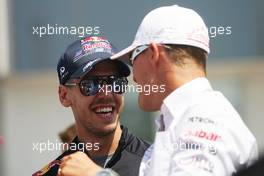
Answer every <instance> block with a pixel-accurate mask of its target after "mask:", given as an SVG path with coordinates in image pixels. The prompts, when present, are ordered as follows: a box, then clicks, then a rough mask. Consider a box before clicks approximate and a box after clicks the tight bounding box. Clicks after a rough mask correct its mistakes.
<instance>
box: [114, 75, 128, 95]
mask: <svg viewBox="0 0 264 176" xmlns="http://www.w3.org/2000/svg"><path fill="white" fill-rule="evenodd" d="M127 84H128V81H127V79H126V77H119V78H116V79H115V80H114V82H113V84H112V91H113V93H116V94H122V93H124V92H125V91H126V88H127Z"/></svg>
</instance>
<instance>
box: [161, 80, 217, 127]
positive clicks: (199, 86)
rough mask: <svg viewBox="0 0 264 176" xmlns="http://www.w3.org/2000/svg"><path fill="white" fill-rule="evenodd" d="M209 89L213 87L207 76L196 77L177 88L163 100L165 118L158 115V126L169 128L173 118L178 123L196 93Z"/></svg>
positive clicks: (162, 107)
mask: <svg viewBox="0 0 264 176" xmlns="http://www.w3.org/2000/svg"><path fill="white" fill-rule="evenodd" d="M208 90H212V87H211V85H210V83H209V81H208V80H207V79H206V78H205V77H199V78H196V79H194V80H192V81H190V82H188V83H186V84H184V85H182V86H181V87H179V88H177V89H175V90H174V91H173V92H172V93H170V94H169V95H168V96H167V97H166V98H165V99H164V100H163V104H162V106H161V115H163V119H162V118H160V117H158V119H157V120H156V123H158V124H159V125H158V126H162V125H164V127H165V130H167V129H168V128H169V126H170V124H171V122H172V121H173V120H174V121H176V123H177V122H178V121H179V120H180V118H181V117H182V114H183V113H184V112H185V110H186V109H187V108H188V105H190V101H191V100H192V98H193V97H194V95H196V94H198V93H201V92H204V91H208Z"/></svg>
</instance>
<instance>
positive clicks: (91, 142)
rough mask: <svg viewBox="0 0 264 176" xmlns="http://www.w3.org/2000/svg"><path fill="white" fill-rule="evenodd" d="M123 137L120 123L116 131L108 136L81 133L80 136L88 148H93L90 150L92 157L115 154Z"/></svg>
mask: <svg viewBox="0 0 264 176" xmlns="http://www.w3.org/2000/svg"><path fill="white" fill-rule="evenodd" d="M121 135H122V129H121V127H120V124H119V123H118V124H117V127H116V129H115V131H114V132H113V133H110V134H108V135H106V136H96V135H93V134H88V133H87V132H85V133H82V132H81V133H79V134H78V138H79V140H80V141H81V142H83V143H84V144H85V145H86V146H87V145H88V146H92V150H88V152H89V155H90V156H91V157H98V156H106V155H110V154H113V153H114V152H115V151H116V149H117V147H118V144H119V140H120V138H121Z"/></svg>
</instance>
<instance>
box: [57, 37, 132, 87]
mask: <svg viewBox="0 0 264 176" xmlns="http://www.w3.org/2000/svg"><path fill="white" fill-rule="evenodd" d="M115 53H117V49H116V48H115V47H114V46H113V45H112V44H111V43H110V42H109V41H108V40H107V39H106V38H104V37H99V36H89V37H85V38H82V39H80V40H77V41H75V42H73V43H72V44H70V45H69V46H68V48H67V49H66V51H65V52H64V54H63V55H62V56H61V57H60V59H59V62H58V65H57V72H58V77H59V81H60V84H63V85H64V84H65V83H66V82H67V81H68V80H70V79H74V78H82V77H83V76H84V75H86V74H87V73H88V72H89V71H90V70H92V68H93V67H94V66H95V65H96V64H98V63H100V62H102V61H105V60H110V57H111V56H112V55H113V54H115ZM114 63H116V65H117V68H118V72H119V74H120V76H125V77H127V76H129V75H130V69H129V67H128V65H127V64H125V63H124V62H122V61H119V60H115V62H114Z"/></svg>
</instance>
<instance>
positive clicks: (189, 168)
mask: <svg viewBox="0 0 264 176" xmlns="http://www.w3.org/2000/svg"><path fill="white" fill-rule="evenodd" d="M208 53H209V37H208V30H207V27H206V25H205V24H204V22H203V19H202V18H201V17H200V16H199V15H198V14H197V13H196V12H195V11H193V10H191V9H187V8H183V7H180V6H177V5H173V6H166V7H160V8H157V9H154V10H152V11H151V12H150V13H148V14H147V15H146V16H145V18H144V19H143V21H142V22H141V25H140V26H139V28H138V31H137V34H136V36H135V39H134V42H133V43H132V45H130V46H129V47H128V48H126V49H124V50H123V51H121V52H120V53H117V54H115V55H114V56H112V59H120V60H123V61H126V62H127V63H130V64H131V65H132V66H133V73H134V80H135V81H136V82H137V83H138V84H139V85H142V86H144V85H151V86H154V85H158V86H160V85H165V92H157V91H155V92H152V93H151V94H150V95H146V94H144V92H140V93H139V99H138V103H139V106H140V107H141V108H142V109H143V110H146V111H160V114H161V115H160V117H159V118H158V119H157V124H158V127H159V128H158V129H159V131H158V132H157V133H156V136H155V141H154V144H153V145H152V146H151V147H150V148H149V149H148V150H147V151H146V152H145V155H144V157H143V159H142V161H141V166H140V171H139V175H140V176H143V175H144V176H161V175H162V176H172V175H173V176H174V175H175V176H183V175H184V176H185V175H197V176H207V175H208V176H212V175H214V176H223V175H232V174H234V173H236V171H237V170H238V169H239V168H240V167H247V166H249V165H250V164H251V163H252V162H253V161H255V160H256V159H257V156H258V152H257V143H256V139H255V137H254V136H253V135H252V133H251V132H250V131H249V129H248V128H247V127H246V125H245V124H244V122H243V121H242V120H241V118H240V116H239V114H238V113H237V112H236V110H235V109H234V108H233V106H232V105H231V104H230V103H229V102H228V100H227V99H226V98H225V97H224V96H223V95H222V94H221V93H220V92H217V91H214V90H213V89H212V87H211V85H210V83H209V81H208V80H207V79H206V69H205V68H206V59H207V55H208ZM75 158H77V156H75ZM89 163H90V166H89V169H90V173H89V174H90V175H93V173H92V172H91V170H95V171H100V169H99V168H98V167H97V168H96V167H94V166H93V165H92V164H91V162H89ZM92 168H95V169H92ZM89 169H87V172H88V170H89ZM99 173H100V172H99ZM89 174H87V175H89ZM109 175H110V173H109Z"/></svg>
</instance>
